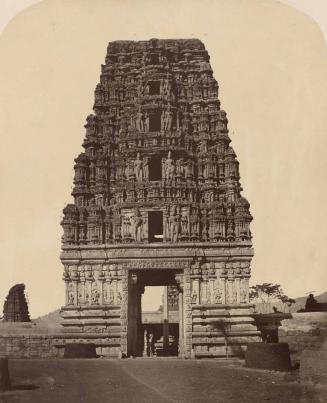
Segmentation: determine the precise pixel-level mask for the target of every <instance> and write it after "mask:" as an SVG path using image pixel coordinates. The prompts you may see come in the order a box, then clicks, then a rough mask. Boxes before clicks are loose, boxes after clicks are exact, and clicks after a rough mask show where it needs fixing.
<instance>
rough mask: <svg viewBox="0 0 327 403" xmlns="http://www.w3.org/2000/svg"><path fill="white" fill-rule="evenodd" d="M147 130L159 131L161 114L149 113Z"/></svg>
mask: <svg viewBox="0 0 327 403" xmlns="http://www.w3.org/2000/svg"><path fill="white" fill-rule="evenodd" d="M149 118H150V119H149V120H150V121H149V130H150V132H160V130H161V115H160V113H159V112H155V113H151V115H150V116H149Z"/></svg>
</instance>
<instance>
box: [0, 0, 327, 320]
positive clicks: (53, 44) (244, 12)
mask: <svg viewBox="0 0 327 403" xmlns="http://www.w3.org/2000/svg"><path fill="white" fill-rule="evenodd" d="M33 3H38V4H34V5H33V6H31V7H29V8H25V9H24V7H25V6H26V5H32V4H33ZM282 3H288V4H289V5H291V6H296V7H297V8H298V10H301V12H299V11H297V10H296V9H294V8H293V7H287V6H286V5H285V4H282ZM140 4H142V6H140ZM20 10H23V11H22V12H19V11H20ZM307 14H309V15H311V17H308V16H307ZM317 23H318V24H319V25H318V24H317ZM0 30H3V32H2V35H1V36H0V58H1V60H2V62H1V65H0V85H1V91H0V133H1V143H2V153H1V159H0V164H1V165H0V168H1V170H0V181H1V189H2V192H1V193H2V197H1V200H0V208H1V211H2V224H1V226H0V248H1V249H0V256H1V283H0V306H1V304H2V303H3V301H4V299H5V297H6V295H7V293H8V290H9V288H10V287H11V286H12V285H14V284H15V283H21V282H23V283H25V284H26V289H27V294H28V296H29V301H30V311H31V314H32V316H33V317H35V316H38V315H41V314H45V313H47V312H49V311H51V310H54V309H56V308H58V307H60V306H61V305H62V304H63V302H64V284H63V281H62V279H61V277H62V266H61V263H60V260H59V254H60V239H61V235H62V229H61V227H60V224H59V223H60V220H61V215H62V209H63V207H64V205H65V204H66V203H68V202H70V201H71V197H70V192H71V188H72V181H73V160H74V158H75V157H76V156H77V155H78V154H79V153H80V152H81V151H82V148H81V144H82V141H83V138H84V128H83V125H84V122H85V118H86V116H87V115H88V114H89V113H90V112H91V110H92V104H93V91H94V88H95V86H96V84H97V82H98V80H99V75H100V65H101V63H103V62H104V57H105V52H106V46H107V43H108V42H109V41H111V40H115V39H135V40H138V39H149V38H152V37H159V38H160V37H165V38H169V37H176V38H181V37H198V38H200V39H202V40H203V42H204V43H205V45H206V48H207V50H208V51H209V54H210V56H211V64H212V67H213V71H214V75H215V77H216V79H217V80H218V83H219V86H220V90H219V98H220V100H221V105H222V108H223V109H225V110H226V111H227V115H228V118H229V130H230V137H231V139H232V145H233V147H234V149H235V151H236V153H237V155H238V159H239V161H240V173H241V184H242V187H243V189H244V192H243V194H244V196H245V197H247V199H248V200H249V201H250V204H251V212H252V215H253V216H254V221H253V223H252V227H251V228H252V232H253V243H254V250H255V257H254V259H253V264H252V284H256V283H260V282H264V281H265V282H276V283H280V284H281V285H282V287H283V289H284V291H285V292H286V293H287V294H288V295H289V296H291V297H297V296H302V295H304V294H305V293H307V292H309V291H313V290H314V291H315V292H316V293H317V294H318V293H320V292H323V291H326V284H327V276H326V261H327V248H326V247H325V240H326V239H327V204H326V202H325V200H326V196H327V192H326V189H325V188H326V182H327V159H326V156H325V150H326V144H327V142H326V129H327V121H326V116H325V114H326V113H325V111H326V107H327V91H326V87H327V77H326V71H327V70H326V67H327V53H326V45H325V42H324V38H323V34H324V35H325V37H326V33H327V6H324V1H320V0H319V1H318V0H307V1H306V0H289V1H287V2H286V1H284V2H280V3H278V2H275V1H266V0H262V1H257V0H215V1H212V0H204V1H202V2H197V1H194V2H192V1H185V0H180V1H179V2H175V3H174V2H173V1H171V0H168V1H166V2H164V3H163V2H159V1H150V0H149V1H141V0H140V1H139V2H132V1H125V2H117V1H116V2H115V1H110V0H107V1H104V0H94V1H92V2H89V1H85V0H65V1H60V0H45V1H42V2H36V1H33V0H29V1H27V0H24V1H23V0H15V1H14V2H13V1H10V0H2V1H1V2H0ZM158 298H159V299H158ZM158 300H160V296H159V297H158V293H157V294H156V295H154V294H150V295H149V297H148V300H147V302H146V304H147V307H148V308H150V305H151V302H153V301H155V303H156V304H157V302H158Z"/></svg>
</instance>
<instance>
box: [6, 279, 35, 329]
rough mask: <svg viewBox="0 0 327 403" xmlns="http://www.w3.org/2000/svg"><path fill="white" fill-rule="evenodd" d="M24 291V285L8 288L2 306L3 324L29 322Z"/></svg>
mask: <svg viewBox="0 0 327 403" xmlns="http://www.w3.org/2000/svg"><path fill="white" fill-rule="evenodd" d="M24 291H25V284H16V285H14V286H13V287H11V288H10V290H9V294H8V296H7V298H6V301H5V303H4V306H3V321H4V322H30V321H31V319H30V315H29V312H28V305H27V301H26V297H25V292H24Z"/></svg>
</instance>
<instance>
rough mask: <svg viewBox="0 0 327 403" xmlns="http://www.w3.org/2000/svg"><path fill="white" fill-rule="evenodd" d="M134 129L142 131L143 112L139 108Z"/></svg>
mask: <svg viewBox="0 0 327 403" xmlns="http://www.w3.org/2000/svg"><path fill="white" fill-rule="evenodd" d="M136 129H137V130H138V131H140V132H143V131H144V122H143V113H142V111H141V109H139V110H138V112H137V114H136Z"/></svg>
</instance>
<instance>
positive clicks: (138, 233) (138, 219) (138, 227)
mask: <svg viewBox="0 0 327 403" xmlns="http://www.w3.org/2000/svg"><path fill="white" fill-rule="evenodd" d="M131 220H132V225H133V235H134V240H135V241H136V242H141V241H142V224H143V219H142V215H141V213H140V210H139V209H138V208H136V209H135V210H134V215H133V216H132V217H131Z"/></svg>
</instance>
